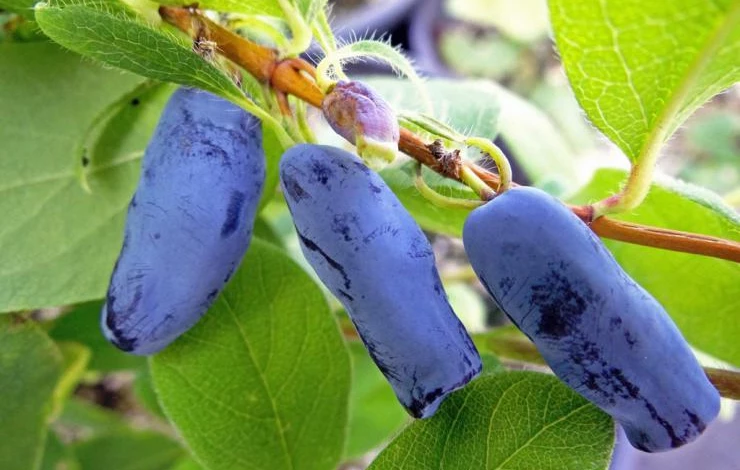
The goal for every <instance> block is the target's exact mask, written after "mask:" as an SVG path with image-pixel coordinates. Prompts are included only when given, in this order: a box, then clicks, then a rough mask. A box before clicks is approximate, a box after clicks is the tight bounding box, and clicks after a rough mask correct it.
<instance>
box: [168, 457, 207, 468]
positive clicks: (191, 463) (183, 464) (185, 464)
mask: <svg viewBox="0 0 740 470" xmlns="http://www.w3.org/2000/svg"><path fill="white" fill-rule="evenodd" d="M171 470H208V469H206V468H205V467H203V466H201V465H200V464H199V463H198V462H196V461H195V460H193V459H192V458H190V457H185V458H183V459H180V460H178V461H177V462H176V463H175V465H174V466H173V467H172V468H171Z"/></svg>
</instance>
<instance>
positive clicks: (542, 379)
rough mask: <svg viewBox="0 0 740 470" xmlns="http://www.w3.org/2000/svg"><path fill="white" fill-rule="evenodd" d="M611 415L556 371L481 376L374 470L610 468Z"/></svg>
mask: <svg viewBox="0 0 740 470" xmlns="http://www.w3.org/2000/svg"><path fill="white" fill-rule="evenodd" d="M613 444H614V424H613V423H612V420H611V418H610V417H609V416H608V415H606V414H605V413H603V412H601V411H600V410H599V409H598V408H596V407H595V406H593V405H591V404H590V403H588V402H587V401H586V400H585V399H584V398H582V397H581V396H580V395H578V394H576V393H575V392H573V391H572V390H570V389H569V388H568V387H566V386H565V385H563V384H562V383H561V382H559V381H558V380H557V379H556V378H555V377H552V376H549V375H545V374H538V373H534V372H501V373H496V374H493V375H487V376H482V377H480V378H479V379H477V380H475V381H473V382H472V383H470V384H469V385H468V386H467V387H465V388H464V389H462V390H460V391H458V392H456V393H454V394H453V395H451V396H450V397H449V398H447V400H446V401H445V402H444V403H443V404H442V406H441V407H440V409H439V411H438V412H437V414H436V415H435V416H434V417H433V418H431V419H428V420H421V421H416V422H414V423H413V424H412V425H410V426H409V427H408V428H406V429H405V430H404V431H403V432H402V433H401V434H400V435H399V436H398V437H397V438H396V439H395V440H394V441H393V442H392V443H391V444H390V445H389V446H388V447H387V448H386V449H385V450H384V451H383V452H382V453H381V454H380V456H378V458H377V459H376V460H375V462H373V464H372V465H371V466H370V469H371V470H388V469H393V470H402V469H403V470H405V469H422V468H423V469H425V470H433V469H440V470H441V469H445V470H455V469H466V470H467V469H471V468H475V469H481V470H482V469H514V468H519V469H535V468H536V469H537V470H563V469H579V470H589V469H593V470H596V469H605V468H607V467H608V465H609V458H610V456H611V449H612V446H613Z"/></svg>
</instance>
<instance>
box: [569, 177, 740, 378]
mask: <svg viewBox="0 0 740 470" xmlns="http://www.w3.org/2000/svg"><path fill="white" fill-rule="evenodd" d="M624 177H625V173H624V172H622V171H620V170H601V171H599V172H598V173H596V175H595V177H594V179H593V181H592V182H591V183H590V184H589V185H588V187H586V188H584V189H583V190H582V191H581V192H580V193H579V194H578V195H577V196H576V197H575V198H574V199H573V201H572V202H574V203H578V204H580V203H588V202H593V201H594V200H597V199H601V198H603V197H606V196H608V195H610V194H614V192H616V191H617V190H618V188H619V184H620V182H621V181H622V180H623V179H624ZM615 218H618V219H621V220H628V221H630V222H636V223H640V224H646V225H651V226H656V227H664V228H670V229H674V230H682V231H687V232H695V233H701V234H705V235H713V236H717V237H722V238H726V239H729V240H736V241H740V216H738V215H737V213H735V212H733V211H732V209H731V208H729V207H728V206H726V205H725V204H724V203H723V202H722V200H721V199H720V198H719V197H718V196H716V195H714V194H713V193H711V192H709V191H707V190H704V189H702V188H698V187H696V186H691V185H688V184H684V183H680V182H677V181H675V180H668V179H665V180H663V181H662V184H654V185H653V186H652V189H651V191H650V193H649V195H648V197H647V199H646V200H645V202H644V203H643V204H642V205H641V206H640V208H639V209H638V210H636V211H635V212H634V213H632V214H629V215H620V216H616V217H615ZM605 243H606V245H607V247H609V249H610V250H611V252H612V253H613V254H614V257H615V258H616V259H617V261H619V264H621V265H622V267H623V268H624V269H625V270H626V271H627V272H628V273H629V274H630V276H632V277H633V278H634V279H635V281H637V282H638V283H639V284H640V285H642V286H643V287H644V288H645V289H647V290H648V291H649V292H650V293H651V294H653V295H654V296H655V298H656V299H658V301H659V302H660V303H661V304H663V306H664V307H665V309H666V310H667V311H668V313H669V314H670V315H671V317H672V318H673V320H674V321H675V322H676V324H677V325H678V327H679V328H680V329H681V332H682V333H683V334H684V336H686V338H687V340H688V341H689V342H690V343H691V344H692V345H693V346H695V347H697V348H699V349H701V350H702V351H704V352H706V353H708V354H711V355H712V356H715V357H717V358H718V359H721V360H724V361H727V362H730V363H732V364H734V365H736V366H737V365H740V342H738V340H737V339H738V338H740V322H738V321H737V314H738V312H739V311H740V264H738V263H733V262H731V261H725V260H720V259H716V258H710V257H704V256H698V255H691V254H687V253H677V252H673V251H666V250H659V249H655V248H648V247H643V246H638V245H631V244H627V243H620V242H614V241H609V240H605Z"/></svg>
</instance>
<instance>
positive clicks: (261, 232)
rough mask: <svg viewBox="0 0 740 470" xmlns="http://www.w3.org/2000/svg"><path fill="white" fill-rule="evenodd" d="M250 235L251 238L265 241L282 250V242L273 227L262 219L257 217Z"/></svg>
mask: <svg viewBox="0 0 740 470" xmlns="http://www.w3.org/2000/svg"><path fill="white" fill-rule="evenodd" d="M252 233H253V236H255V237H257V238H259V239H261V240H263V241H266V242H267V243H271V244H272V245H274V246H276V247H278V248H283V240H282V239H281V238H280V235H279V234H278V232H277V230H276V229H275V227H273V225H272V223H271V222H270V221H268V220H266V219H265V218H264V217H257V218H256V219H255V220H254V230H253V232H252Z"/></svg>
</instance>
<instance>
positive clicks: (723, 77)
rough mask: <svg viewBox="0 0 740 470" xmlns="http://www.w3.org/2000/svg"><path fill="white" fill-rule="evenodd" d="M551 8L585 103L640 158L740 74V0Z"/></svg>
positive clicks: (606, 2)
mask: <svg viewBox="0 0 740 470" xmlns="http://www.w3.org/2000/svg"><path fill="white" fill-rule="evenodd" d="M550 12H551V18H552V26H553V30H554V32H555V39H556V42H557V47H558V50H559V52H560V56H561V57H562V60H563V65H564V66H565V71H566V73H567V75H568V78H569V79H570V83H571V85H572V86H573V90H574V91H575V94H576V97H577V98H578V101H579V102H580V103H581V106H582V107H583V109H584V110H585V111H586V114H587V115H588V117H589V118H590V119H591V121H592V122H593V123H594V124H595V125H596V126H597V127H598V128H599V129H600V130H601V131H602V132H604V134H606V135H607V136H608V137H609V138H610V139H611V140H612V141H614V143H616V144H617V145H618V146H619V147H620V148H621V149H622V150H623V151H624V153H625V154H626V155H627V156H628V157H629V158H630V159H631V160H632V161H633V162H634V161H638V160H639V159H640V157H641V155H644V154H646V153H651V152H654V151H655V149H656V147H657V146H659V145H660V144H662V143H663V142H664V141H665V140H666V139H668V138H669V137H670V135H671V134H672V132H673V131H674V130H675V129H676V128H677V127H678V126H679V125H681V123H682V122H683V121H684V120H685V119H686V118H687V117H688V116H689V115H690V114H691V113H692V112H693V111H694V110H695V109H696V108H698V107H699V106H701V105H702V104H703V103H704V102H705V101H706V100H707V99H708V98H709V97H711V96H713V95H714V94H716V93H718V92H720V91H721V90H723V89H724V88H727V87H729V86H730V85H732V84H733V83H734V82H736V81H737V80H740V61H738V60H737V57H738V44H740V1H738V0H716V1H711V2H709V1H706V0H672V1H670V2H644V1H640V0H586V1H579V2H573V1H569V0H550Z"/></svg>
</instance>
